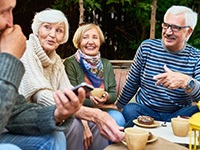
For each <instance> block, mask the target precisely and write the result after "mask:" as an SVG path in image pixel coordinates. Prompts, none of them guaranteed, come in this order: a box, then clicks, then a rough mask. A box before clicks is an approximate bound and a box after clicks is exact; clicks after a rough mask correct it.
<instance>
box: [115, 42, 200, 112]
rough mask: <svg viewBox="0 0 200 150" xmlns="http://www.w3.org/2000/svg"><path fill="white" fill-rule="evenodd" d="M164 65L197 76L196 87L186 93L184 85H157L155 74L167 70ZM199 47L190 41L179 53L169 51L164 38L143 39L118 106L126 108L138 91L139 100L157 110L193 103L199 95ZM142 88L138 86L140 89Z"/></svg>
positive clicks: (169, 109)
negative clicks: (176, 87) (182, 87)
mask: <svg viewBox="0 0 200 150" xmlns="http://www.w3.org/2000/svg"><path fill="white" fill-rule="evenodd" d="M164 65H167V67H168V68H169V69H171V70H172V71H176V72H180V73H183V74H187V75H189V76H191V77H192V78H195V79H196V81H197V82H196V86H195V88H194V89H193V91H192V92H191V93H189V94H186V93H185V91H184V90H183V89H181V88H178V89H175V90H172V89H168V88H166V87H163V86H162V85H157V86H156V85H155V83H156V80H154V79H153V76H155V75H158V74H160V73H164V72H165V71H164V68H163V67H164ZM199 81H200V51H199V50H198V49H196V48H194V47H192V46H190V45H188V44H186V45H185V47H184V48H183V49H182V50H180V51H179V52H176V53H171V52H169V51H168V50H167V49H166V48H165V46H164V44H163V42H162V40H160V39H154V40H151V39H148V40H145V41H144V42H142V44H141V45H140V47H139V48H138V50H137V53H136V55H135V57H134V61H133V64H132V65H131V70H130V71H129V75H128V79H127V81H126V84H125V85H124V87H123V89H122V92H121V94H120V96H119V97H118V101H117V106H118V107H119V108H123V107H124V105H126V104H127V103H128V102H129V101H130V100H131V98H132V97H133V96H134V95H135V94H136V92H137V91H138V93H137V95H136V101H137V102H138V103H140V104H144V105H146V106H148V107H150V108H151V109H153V110H154V111H159V112H174V111H176V110H178V109H180V108H182V107H185V106H190V105H191V102H192V101H198V100H199V99H200V82H199ZM138 89H139V90H138Z"/></svg>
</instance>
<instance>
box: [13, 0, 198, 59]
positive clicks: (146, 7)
mask: <svg viewBox="0 0 200 150" xmlns="http://www.w3.org/2000/svg"><path fill="white" fill-rule="evenodd" d="M17 4H18V6H17V7H16V9H15V17H14V18H17V17H18V16H19V18H20V17H21V16H25V17H23V18H21V19H19V20H18V22H17V21H15V22H16V23H18V24H21V23H22V22H24V26H23V25H22V27H23V30H25V28H29V29H26V30H28V31H30V23H31V20H32V19H33V14H34V12H38V11H40V10H42V9H45V8H47V7H51V8H54V9H58V10H61V11H63V12H64V13H65V14H66V15H67V18H68V21H69V24H70V38H69V40H68V42H67V43H66V44H64V45H63V46H61V48H60V49H59V51H60V55H61V56H62V58H65V57H67V56H69V55H71V54H73V53H74V52H75V48H74V47H73V44H72V36H73V34H74V32H75V30H76V29H77V27H78V23H79V0H44V1H41V0H34V1H32V0H27V1H24V0H18V1H17ZM83 4H84V8H85V12H84V20H85V21H86V22H92V21H94V19H96V20H95V21H97V23H99V24H100V25H101V26H100V27H101V29H102V31H103V32H104V35H105V36H106V38H107V39H106V42H105V44H104V45H103V48H102V50H101V52H102V54H103V55H104V56H105V57H106V58H108V59H132V58H133V56H134V54H135V52H136V50H137V48H138V46H139V44H140V43H141V42H142V41H143V40H145V39H148V38H149V36H150V19H151V9H152V8H151V5H152V0H83ZM172 5H184V6H188V7H190V8H192V9H193V10H195V11H196V12H198V14H199V15H200V1H199V0H167V1H162V0H157V9H156V27H155V31H156V32H155V38H161V31H162V28H161V23H162V22H163V16H164V14H165V12H166V10H167V9H168V8H169V7H171V6H172ZM28 11H30V12H31V15H30V13H29V14H28ZM93 13H95V14H93ZM96 14H98V15H99V16H100V17H101V20H100V19H99V18H95V17H96V16H95V15H96ZM111 15H113V16H114V18H111ZM27 18H30V19H29V20H27ZM121 18H124V19H121ZM25 34H26V35H28V34H29V33H25ZM199 35H200V23H199V21H198V24H197V26H196V28H195V30H194V32H193V34H192V36H191V37H190V40H189V41H188V43H189V44H191V45H192V46H194V47H197V48H198V49H200V36H199ZM27 37H28V36H27ZM66 54H67V55H66Z"/></svg>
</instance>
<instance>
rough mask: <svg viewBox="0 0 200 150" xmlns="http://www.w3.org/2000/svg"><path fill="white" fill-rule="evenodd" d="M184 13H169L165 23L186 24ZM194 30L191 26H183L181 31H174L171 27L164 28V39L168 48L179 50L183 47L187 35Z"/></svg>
mask: <svg viewBox="0 0 200 150" xmlns="http://www.w3.org/2000/svg"><path fill="white" fill-rule="evenodd" d="M184 18H185V17H184V15H183V14H179V15H173V14H168V16H167V17H166V19H165V20H164V22H165V23H167V24H170V25H177V26H186V24H185V19H184ZM191 32H192V29H191V28H181V29H180V30H179V31H177V32H174V31H172V29H171V27H169V28H168V29H164V28H163V29H162V40H163V42H164V44H165V46H166V48H167V49H168V50H170V51H179V50H181V49H182V48H183V46H184V44H185V41H186V39H187V37H188V36H189V35H190V33H191Z"/></svg>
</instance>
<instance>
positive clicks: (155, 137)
mask: <svg viewBox="0 0 200 150" xmlns="http://www.w3.org/2000/svg"><path fill="white" fill-rule="evenodd" d="M156 140H157V136H155V135H154V134H152V138H151V139H150V140H148V141H147V144H148V143H151V142H154V141H156ZM121 142H122V143H123V144H124V145H126V146H127V144H126V141H121Z"/></svg>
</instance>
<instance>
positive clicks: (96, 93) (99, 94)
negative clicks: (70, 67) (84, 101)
mask: <svg viewBox="0 0 200 150" xmlns="http://www.w3.org/2000/svg"><path fill="white" fill-rule="evenodd" d="M103 93H104V89H103V88H94V89H93V90H92V91H91V92H90V94H91V95H92V96H96V97H98V98H102V96H103Z"/></svg>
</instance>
